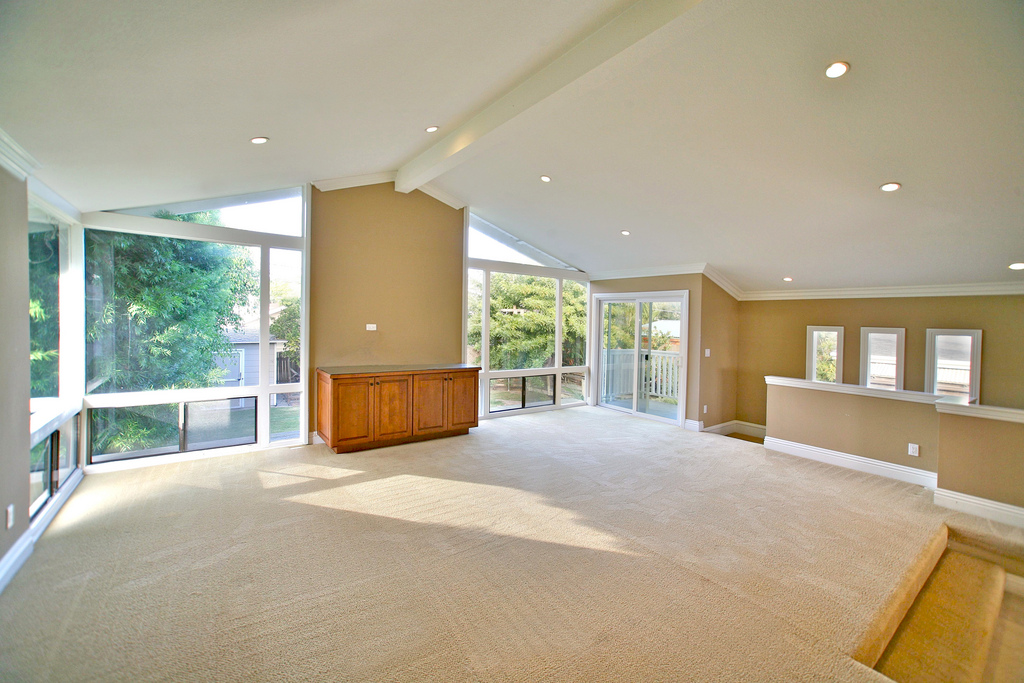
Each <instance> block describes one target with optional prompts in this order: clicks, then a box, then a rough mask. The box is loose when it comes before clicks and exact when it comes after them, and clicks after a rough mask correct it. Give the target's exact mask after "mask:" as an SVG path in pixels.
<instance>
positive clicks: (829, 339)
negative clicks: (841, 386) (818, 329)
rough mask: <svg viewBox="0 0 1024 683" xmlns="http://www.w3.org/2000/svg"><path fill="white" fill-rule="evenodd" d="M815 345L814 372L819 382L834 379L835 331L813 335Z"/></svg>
mask: <svg viewBox="0 0 1024 683" xmlns="http://www.w3.org/2000/svg"><path fill="white" fill-rule="evenodd" d="M814 339H815V342H816V347H815V374H814V377H815V379H817V380H818V381H819V382H835V381H836V356H835V353H836V343H837V335H836V333H835V332H826V333H818V334H816V335H814Z"/></svg>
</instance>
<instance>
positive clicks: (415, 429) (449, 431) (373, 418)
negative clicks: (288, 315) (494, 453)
mask: <svg viewBox="0 0 1024 683" xmlns="http://www.w3.org/2000/svg"><path fill="white" fill-rule="evenodd" d="M479 371H480V368H478V367H475V366H470V365H445V366H408V365H407V366H356V367H338V368H317V433H319V434H320V438H322V439H323V440H324V442H325V443H327V445H329V446H330V447H331V448H333V449H334V450H335V452H338V453H341V452H344V451H354V450H361V449H365V448H379V447H381V446H390V445H394V444H397V443H405V442H408V441H420V440H423V439H432V438H437V437H442V436H455V435H457V434H467V433H469V430H470V428H471V427H476V426H477V424H478V421H477V412H478V401H479V386H480V382H479V374H478V373H479Z"/></svg>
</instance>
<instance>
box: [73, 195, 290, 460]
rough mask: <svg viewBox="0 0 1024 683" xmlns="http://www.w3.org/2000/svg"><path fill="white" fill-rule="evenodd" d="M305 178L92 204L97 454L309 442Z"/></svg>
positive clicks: (90, 372)
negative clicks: (255, 187)
mask: <svg viewBox="0 0 1024 683" xmlns="http://www.w3.org/2000/svg"><path fill="white" fill-rule="evenodd" d="M306 220H307V217H306V214H305V211H304V202H303V195H302V190H301V188H296V189H292V190H282V191H280V192H274V193H261V194H257V195H246V196H244V197H229V198H221V199H213V200H202V201H197V202H182V203H179V204H169V205H162V206H152V207H144V208H140V209H131V210H125V211H120V212H103V213H95V214H88V215H87V216H85V217H84V218H83V221H84V222H85V224H86V230H85V236H84V244H85V249H84V264H85V282H86V291H85V300H86V307H85V308H86V320H85V331H86V334H85V339H86V344H85V345H86V363H85V365H86V377H85V387H86V398H85V406H86V408H88V409H89V410H88V419H87V420H86V424H87V426H88V435H87V438H86V443H87V445H88V454H89V457H90V459H91V461H92V462H104V461H108V460H116V459H124V458H135V457H142V456H147V455H158V454H166V453H178V452H185V451H196V450H207V449H211V448H220V447H224V446H248V445H254V444H255V445H261V446H267V445H270V444H271V443H274V444H275V445H277V444H280V443H287V442H305V438H304V437H305V432H306V431H307V428H306V422H307V419H306V410H305V405H306V401H307V392H306V378H305V372H304V370H305V359H306V357H307V356H306V350H305V344H304V339H303V334H302V331H303V327H304V316H305V311H304V308H305V302H304V300H303V291H304V289H303V287H304V284H303V283H304V267H305V265H304V260H305V245H306V240H307V238H308V235H306V230H305V221H306Z"/></svg>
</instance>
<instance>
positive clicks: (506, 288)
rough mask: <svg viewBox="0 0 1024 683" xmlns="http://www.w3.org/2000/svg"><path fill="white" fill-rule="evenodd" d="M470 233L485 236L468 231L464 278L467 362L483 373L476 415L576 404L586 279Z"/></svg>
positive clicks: (583, 353) (583, 356)
mask: <svg viewBox="0 0 1024 683" xmlns="http://www.w3.org/2000/svg"><path fill="white" fill-rule="evenodd" d="M474 221H475V223H474ZM470 225H471V226H474V225H477V226H480V225H482V227H483V228H484V229H486V230H487V231H488V234H487V235H484V237H487V240H485V239H483V238H482V237H481V236H480V234H478V235H477V236H476V237H474V232H473V230H474V228H473V227H471V228H470V241H469V248H470V259H469V265H470V268H469V271H468V273H467V278H466V280H467V291H466V315H467V318H466V362H468V363H474V364H480V365H481V367H482V368H483V372H482V373H481V382H482V388H481V396H482V413H483V415H488V414H498V413H505V412H508V411H515V410H526V409H537V410H542V409H545V408H550V407H555V406H560V405H570V404H579V403H583V402H584V401H585V398H584V397H585V396H586V393H585V387H584V384H585V382H586V379H587V377H588V367H587V310H588V304H587V300H588V296H589V292H588V287H587V283H586V276H585V275H584V274H583V273H581V272H579V271H577V270H571V269H569V268H568V267H551V266H549V265H547V264H550V263H557V264H561V265H562V266H564V264H563V263H562V262H561V261H559V260H557V259H555V258H554V257H551V256H549V255H547V254H544V252H541V251H539V250H537V249H535V248H533V247H530V246H529V245H524V243H523V242H521V241H519V240H516V239H515V238H514V237H512V236H511V235H509V234H508V233H505V232H504V231H501V230H500V229H498V228H496V227H495V226H493V225H491V224H489V223H485V222H481V221H479V219H477V218H476V217H475V216H474V217H471V223H470ZM481 234H483V233H481ZM495 236H496V237H495ZM498 238H501V240H500V241H499V240H498ZM496 245H498V246H496ZM499 246H500V249H499V248H498V247H499ZM503 250H511V251H515V252H516V253H519V256H520V257H519V258H516V259H515V260H516V261H517V263H518V264H519V265H517V264H516V263H512V262H511V261H512V260H513V259H512V256H511V255H509V254H508V253H506V252H504V251H503ZM498 258H501V259H503V262H498V261H497V260H496V259H498ZM539 263H544V264H545V265H537V264H539Z"/></svg>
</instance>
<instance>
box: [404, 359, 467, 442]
mask: <svg viewBox="0 0 1024 683" xmlns="http://www.w3.org/2000/svg"><path fill="white" fill-rule="evenodd" d="M412 387H413V389H412V395H413V427H412V432H413V434H416V435H420V434H435V433H438V432H447V431H451V430H459V429H469V428H470V427H476V426H477V424H478V419H477V413H478V405H479V392H480V381H479V375H478V374H477V371H476V370H471V371H459V372H429V373H423V374H419V375H414V376H413V379H412Z"/></svg>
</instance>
